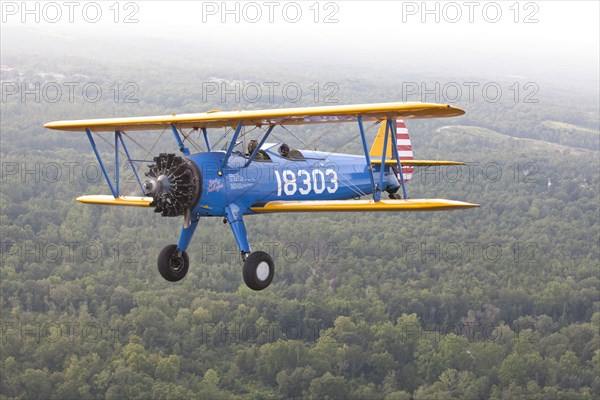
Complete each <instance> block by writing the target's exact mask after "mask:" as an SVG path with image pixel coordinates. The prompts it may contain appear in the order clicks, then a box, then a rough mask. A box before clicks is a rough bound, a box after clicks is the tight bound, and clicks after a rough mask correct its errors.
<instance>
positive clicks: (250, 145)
mask: <svg viewBox="0 0 600 400" xmlns="http://www.w3.org/2000/svg"><path fill="white" fill-rule="evenodd" d="M257 147H258V141H257V140H251V141H250V143H248V157H250V156H252V153H254V150H256V148H257ZM254 159H255V160H264V159H265V157H264V155H263V154H262V153H261V152H260V150H259V151H258V153H256V156H254Z"/></svg>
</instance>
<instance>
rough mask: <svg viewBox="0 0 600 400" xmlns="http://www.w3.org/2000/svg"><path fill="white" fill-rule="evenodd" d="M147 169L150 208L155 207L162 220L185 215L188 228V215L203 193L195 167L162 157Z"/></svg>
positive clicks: (172, 157)
mask: <svg viewBox="0 0 600 400" xmlns="http://www.w3.org/2000/svg"><path fill="white" fill-rule="evenodd" d="M149 168H150V170H149V171H148V172H146V176H147V177H148V179H147V180H146V181H145V182H144V190H145V191H146V195H148V196H151V197H152V198H153V201H152V203H151V204H150V205H151V206H152V207H155V208H154V212H157V213H161V215H162V216H163V217H176V216H179V215H184V216H185V219H184V223H185V224H187V225H188V226H189V223H190V220H191V211H192V210H193V208H194V207H195V206H196V204H197V203H198V200H200V194H201V192H202V174H201V173H200V170H199V169H198V166H197V165H196V163H194V162H193V161H192V160H190V159H189V158H186V157H180V156H176V155H175V154H171V153H168V154H167V153H161V154H159V155H158V157H154V164H150V165H149Z"/></svg>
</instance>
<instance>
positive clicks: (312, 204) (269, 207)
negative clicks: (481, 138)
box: [250, 199, 479, 213]
mask: <svg viewBox="0 0 600 400" xmlns="http://www.w3.org/2000/svg"><path fill="white" fill-rule="evenodd" d="M469 207H479V204H472V203H465V202H463V201H455V200H445V199H408V200H380V201H378V202H375V201H374V200H313V201H270V202H268V203H266V204H265V205H263V206H257V207H250V210H252V211H254V212H257V213H275V212H316V211H331V212H333V211H354V212H360V211H434V210H453V209H459V208H469Z"/></svg>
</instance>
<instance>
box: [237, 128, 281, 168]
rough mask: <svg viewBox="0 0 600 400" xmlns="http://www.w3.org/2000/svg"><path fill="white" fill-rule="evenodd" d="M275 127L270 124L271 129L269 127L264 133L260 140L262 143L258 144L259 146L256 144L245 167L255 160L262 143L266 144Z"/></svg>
mask: <svg viewBox="0 0 600 400" xmlns="http://www.w3.org/2000/svg"><path fill="white" fill-rule="evenodd" d="M273 128H275V125H270V126H269V129H267V132H265V134H264V135H263V138H262V139H261V140H260V143H259V144H258V146H256V149H254V151H253V152H252V154H251V155H250V158H249V159H248V161H247V162H246V165H244V167H247V166H248V165H250V163H251V162H252V161H253V160H254V157H256V155H257V154H258V152H259V151H260V148H261V147H262V145H263V144H265V142H266V141H267V138H268V137H269V135H270V134H271V131H272V130H273Z"/></svg>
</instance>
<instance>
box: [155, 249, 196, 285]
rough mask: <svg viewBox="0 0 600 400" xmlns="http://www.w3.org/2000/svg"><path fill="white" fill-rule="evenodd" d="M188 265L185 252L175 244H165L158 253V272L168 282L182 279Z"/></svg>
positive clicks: (188, 261)
mask: <svg viewBox="0 0 600 400" xmlns="http://www.w3.org/2000/svg"><path fill="white" fill-rule="evenodd" d="M189 267H190V259H189V257H188V255H187V252H186V251H181V250H179V249H178V248H177V245H175V244H170V245H168V246H166V247H165V248H164V249H162V251H161V252H160V254H159V255H158V272H160V275H161V276H162V277H163V278H165V279H166V280H168V281H169V282H177V281H180V280H181V279H183V277H184V276H185V274H187V272H188V269H189Z"/></svg>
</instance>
